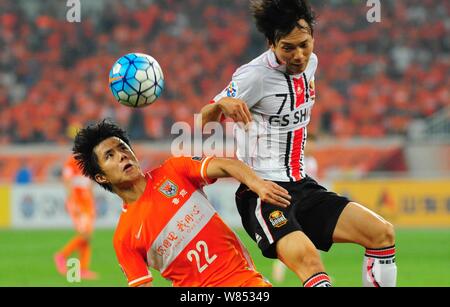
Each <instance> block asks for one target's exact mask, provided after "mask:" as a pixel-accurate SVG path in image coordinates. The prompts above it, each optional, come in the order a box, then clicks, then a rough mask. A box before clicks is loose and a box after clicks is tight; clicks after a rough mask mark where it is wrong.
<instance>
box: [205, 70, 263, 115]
mask: <svg viewBox="0 0 450 307" xmlns="http://www.w3.org/2000/svg"><path fill="white" fill-rule="evenodd" d="M262 75H263V74H262V72H260V71H259V70H258V69H257V68H256V67H255V66H250V65H249V66H243V67H241V68H239V69H238V70H237V71H236V72H235V73H234V74H233V77H232V80H231V82H230V84H229V85H228V86H227V87H226V88H225V89H224V90H223V91H222V92H221V93H220V94H219V95H217V96H216V97H214V102H217V101H219V100H220V99H221V98H223V97H232V98H239V99H242V100H243V101H245V103H246V104H247V106H248V108H249V109H250V108H252V107H253V106H254V105H255V104H256V103H258V102H259V101H260V100H261V99H262V97H263V82H262V79H263V78H262Z"/></svg>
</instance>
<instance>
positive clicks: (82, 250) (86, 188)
mask: <svg viewBox="0 0 450 307" xmlns="http://www.w3.org/2000/svg"><path fill="white" fill-rule="evenodd" d="M62 173H63V174H62V177H63V182H64V185H65V187H66V190H67V200H66V209H67V211H68V213H69V214H70V217H71V218H72V221H73V223H74V226H75V230H76V232H77V234H76V235H75V237H73V238H72V239H71V240H70V241H69V242H68V243H67V244H66V245H65V246H64V247H63V248H62V249H61V250H59V251H58V252H57V253H56V254H55V256H54V260H55V264H56V268H57V270H58V272H59V273H60V274H62V275H65V274H66V270H67V269H66V259H67V258H68V257H70V255H71V254H72V253H74V252H76V251H78V252H79V256H80V258H79V259H80V266H81V271H80V277H81V278H82V279H96V278H97V274H96V273H95V272H92V271H90V270H89V264H90V261H91V244H90V241H91V235H92V231H93V229H94V221H95V205H94V195H93V193H92V182H91V180H90V179H89V178H87V177H85V176H84V175H83V174H82V172H81V170H80V168H79V167H78V165H77V162H76V160H75V158H74V157H73V156H70V158H69V159H68V160H67V161H66V163H65V164H64V167H63V171H62Z"/></svg>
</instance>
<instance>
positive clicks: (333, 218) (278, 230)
mask: <svg viewBox="0 0 450 307" xmlns="http://www.w3.org/2000/svg"><path fill="white" fill-rule="evenodd" d="M276 183H277V184H279V185H280V186H282V187H283V188H285V189H286V190H288V191H289V194H290V195H291V197H292V199H291V205H290V206H289V207H287V208H281V207H278V206H275V205H271V204H268V203H261V201H260V199H259V198H258V195H257V194H256V193H254V192H252V191H251V190H250V189H249V188H248V187H247V186H246V185H244V184H241V185H240V186H239V188H238V190H237V191H236V204H237V209H238V211H239V214H240V215H241V219H242V224H243V226H244V228H245V230H246V231H247V233H248V234H249V236H250V237H252V239H253V240H254V241H255V242H257V244H258V246H259V248H260V249H261V251H262V253H263V255H264V256H265V257H267V258H277V252H276V242H277V241H278V240H279V239H281V238H282V237H283V236H285V235H287V234H289V233H291V232H293V231H297V230H300V231H302V232H304V233H305V234H306V236H307V237H308V238H309V239H310V240H311V241H312V242H313V243H314V245H315V246H316V248H318V249H320V250H323V251H328V250H329V249H330V247H331V245H332V244H333V232H334V228H335V227H336V223H337V221H338V218H339V216H340V214H341V213H342V210H344V208H345V206H346V205H347V204H348V202H349V200H348V199H347V198H346V197H343V196H339V195H337V194H336V193H333V192H329V191H327V189H325V188H324V187H323V186H321V185H319V184H318V183H317V182H316V181H315V180H314V179H312V178H311V177H308V176H307V177H306V178H304V179H302V180H300V181H297V182H276Z"/></svg>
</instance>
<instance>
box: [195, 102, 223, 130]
mask: <svg viewBox="0 0 450 307" xmlns="http://www.w3.org/2000/svg"><path fill="white" fill-rule="evenodd" d="M200 113H201V115H202V116H201V119H202V128H203V127H204V126H205V125H206V124H207V123H210V122H218V121H219V119H220V115H221V114H222V109H221V108H220V106H219V104H218V103H211V104H208V105H206V106H204V107H203V108H202V110H201V111H200Z"/></svg>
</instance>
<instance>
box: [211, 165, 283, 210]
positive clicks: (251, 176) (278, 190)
mask: <svg viewBox="0 0 450 307" xmlns="http://www.w3.org/2000/svg"><path fill="white" fill-rule="evenodd" d="M206 175H207V176H208V177H209V178H211V179H215V178H223V177H234V178H236V179H237V180H238V181H240V182H242V183H243V184H245V185H246V186H248V187H249V188H250V189H251V190H252V191H253V192H255V193H256V194H258V196H259V198H260V199H261V201H263V202H268V203H271V204H273V205H277V206H280V207H287V206H289V204H290V199H291V196H290V195H289V193H288V191H287V190H286V189H284V188H282V187H281V186H279V185H278V184H276V183H274V182H272V181H265V180H263V179H261V178H260V177H259V176H258V175H256V173H255V172H254V171H253V170H252V169H251V168H250V167H248V166H247V165H246V164H245V163H243V162H241V161H239V160H235V159H225V158H213V159H212V160H211V161H210V162H209V164H208V168H207V169H206Z"/></svg>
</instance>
